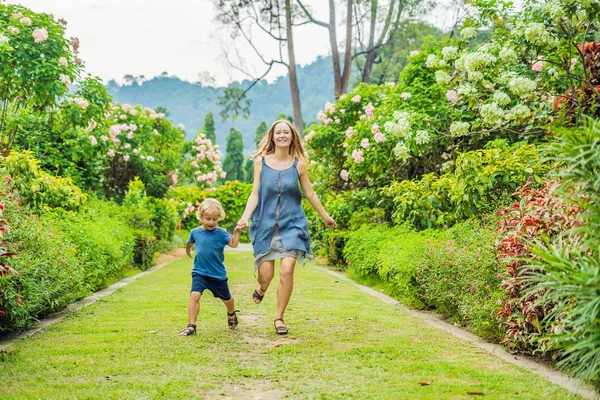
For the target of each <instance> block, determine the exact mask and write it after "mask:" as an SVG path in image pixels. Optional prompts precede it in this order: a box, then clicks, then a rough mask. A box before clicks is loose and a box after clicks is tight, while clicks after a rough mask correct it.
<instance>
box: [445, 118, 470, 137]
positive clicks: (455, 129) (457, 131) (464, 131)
mask: <svg viewBox="0 0 600 400" xmlns="http://www.w3.org/2000/svg"><path fill="white" fill-rule="evenodd" d="M470 128H471V124H470V123H468V122H461V121H454V122H453V123H452V125H450V135H452V136H455V137H460V136H466V135H468V134H469V129H470Z"/></svg>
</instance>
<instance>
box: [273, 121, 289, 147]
mask: <svg viewBox="0 0 600 400" xmlns="http://www.w3.org/2000/svg"><path fill="white" fill-rule="evenodd" d="M273 143H275V146H276V147H290V145H291V144H292V130H291V129H290V126H289V125H288V124H286V123H285V122H279V123H278V124H277V125H275V129H274V130H273Z"/></svg>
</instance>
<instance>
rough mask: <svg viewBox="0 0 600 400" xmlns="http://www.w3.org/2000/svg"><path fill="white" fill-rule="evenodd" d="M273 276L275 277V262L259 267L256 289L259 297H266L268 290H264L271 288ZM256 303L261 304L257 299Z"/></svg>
mask: <svg viewBox="0 0 600 400" xmlns="http://www.w3.org/2000/svg"><path fill="white" fill-rule="evenodd" d="M273 276H275V260H269V261H265V262H263V263H262V264H260V267H258V278H257V279H258V287H257V288H256V292H257V293H258V294H259V295H261V296H264V295H265V292H266V290H263V289H267V288H268V287H269V285H270V284H271V281H272V280H273ZM254 302H255V303H256V304H258V303H260V300H259V301H257V299H254Z"/></svg>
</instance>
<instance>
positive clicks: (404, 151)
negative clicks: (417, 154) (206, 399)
mask: <svg viewBox="0 0 600 400" xmlns="http://www.w3.org/2000/svg"><path fill="white" fill-rule="evenodd" d="M394 155H395V156H396V158H397V159H399V160H402V161H406V160H408V159H409V158H410V150H409V149H408V147H406V145H405V144H404V142H403V141H402V140H400V141H399V142H398V144H396V147H394Z"/></svg>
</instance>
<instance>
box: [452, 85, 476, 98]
mask: <svg viewBox="0 0 600 400" xmlns="http://www.w3.org/2000/svg"><path fill="white" fill-rule="evenodd" d="M456 91H457V93H458V95H459V96H460V97H462V96H469V95H472V94H476V93H477V89H476V88H475V86H473V85H471V84H468V83H465V84H464V85H462V86H460V87H458V88H457V90H456Z"/></svg>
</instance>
